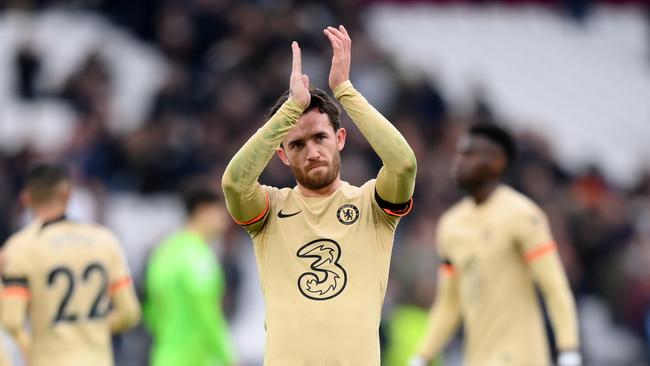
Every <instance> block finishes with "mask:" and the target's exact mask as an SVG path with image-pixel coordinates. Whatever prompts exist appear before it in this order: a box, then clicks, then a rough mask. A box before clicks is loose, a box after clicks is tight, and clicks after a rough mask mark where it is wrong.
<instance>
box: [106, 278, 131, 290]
mask: <svg viewBox="0 0 650 366" xmlns="http://www.w3.org/2000/svg"><path fill="white" fill-rule="evenodd" d="M131 282H132V281H131V277H124V278H121V279H119V280H117V281H114V282H113V283H111V288H110V292H111V294H113V293H115V292H116V291H118V290H119V289H122V288H124V287H126V286H128V285H130V284H131Z"/></svg>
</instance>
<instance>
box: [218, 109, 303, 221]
mask: <svg viewBox="0 0 650 366" xmlns="http://www.w3.org/2000/svg"><path fill="white" fill-rule="evenodd" d="M301 115H302V108H301V107H300V106H299V105H298V104H297V103H296V102H294V101H293V100H291V99H289V100H287V101H286V102H285V103H284V104H283V105H282V107H280V109H279V110H278V111H277V112H276V113H275V114H274V115H273V117H271V118H270V119H269V120H268V121H267V122H266V123H265V124H264V126H262V128H260V129H259V130H257V132H256V133H255V134H254V135H253V136H252V137H251V138H250V139H249V140H248V141H247V142H246V144H244V146H242V148H241V149H239V151H238V152H237V154H235V156H234V157H233V158H232V159H231V160H230V163H229V164H228V166H227V167H226V170H225V171H224V174H223V177H222V178H221V187H222V189H223V192H224V196H225V198H226V204H227V206H228V211H229V212H230V214H231V215H232V216H233V218H234V219H235V220H237V221H240V222H245V221H248V220H250V219H252V218H254V217H255V216H257V215H259V214H260V212H262V211H263V210H264V208H265V206H266V197H265V196H264V193H263V192H262V189H261V187H260V184H259V182H258V181H257V179H258V178H259V176H260V175H261V174H262V171H263V170H264V168H265V167H266V165H267V164H268V163H269V160H271V158H272V157H273V154H274V153H275V151H276V149H277V148H278V147H279V146H280V144H281V143H282V139H283V138H284V136H285V135H286V134H287V133H288V132H289V130H291V129H292V128H293V126H295V124H296V121H298V118H300V116H301Z"/></svg>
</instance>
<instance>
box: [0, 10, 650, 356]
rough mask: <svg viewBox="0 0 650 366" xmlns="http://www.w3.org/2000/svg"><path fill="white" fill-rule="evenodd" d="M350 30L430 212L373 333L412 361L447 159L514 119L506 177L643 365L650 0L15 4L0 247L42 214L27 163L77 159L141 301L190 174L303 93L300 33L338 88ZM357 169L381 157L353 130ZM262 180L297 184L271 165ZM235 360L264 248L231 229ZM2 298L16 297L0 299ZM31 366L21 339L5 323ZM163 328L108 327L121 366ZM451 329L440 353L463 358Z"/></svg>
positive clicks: (87, 193)
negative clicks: (33, 204) (334, 51)
mask: <svg viewBox="0 0 650 366" xmlns="http://www.w3.org/2000/svg"><path fill="white" fill-rule="evenodd" d="M338 24H344V25H346V27H347V29H348V31H349V33H350V35H351V37H352V40H353V46H352V47H353V56H352V71H351V81H352V83H353V84H354V85H355V87H356V88H357V89H358V90H359V91H360V92H361V93H363V95H364V96H365V97H366V98H367V99H368V100H369V101H370V102H371V103H372V104H373V106H374V107H375V108H377V109H378V110H379V111H381V112H382V114H384V115H385V116H386V117H387V118H388V119H389V120H390V121H391V122H392V123H393V124H394V125H395V126H396V127H397V128H398V129H399V130H400V132H402V134H403V135H404V137H405V138H406V140H407V141H408V142H409V144H410V145H411V147H412V148H413V150H414V151H415V153H416V156H417V158H418V177H417V182H416V191H415V195H414V201H415V206H414V207H415V208H414V211H413V213H412V214H410V215H409V216H407V217H405V218H404V219H403V220H402V222H401V223H400V227H399V229H398V231H397V234H396V237H395V246H394V250H393V256H392V262H391V272H390V280H389V285H388V290H387V294H386V300H385V303H384V309H383V321H382V327H381V330H380V334H381V337H380V339H381V342H382V343H381V344H382V362H383V363H384V366H403V365H405V364H404V363H402V362H403V360H404V356H403V353H404V351H403V350H401V349H400V348H399V345H398V342H396V341H395V337H390V335H394V334H399V332H398V331H397V330H396V329H399V327H400V323H399V319H401V318H400V317H398V316H397V315H396V314H403V312H404V311H405V309H406V310H409V311H410V310H414V311H417V312H419V314H420V313H421V314H425V312H426V311H427V309H428V308H429V306H430V304H431V302H432V301H433V300H434V296H435V290H436V277H437V271H436V268H437V265H438V262H437V257H436V255H435V233H436V226H437V220H438V218H439V217H440V215H441V213H442V212H444V210H446V209H447V208H448V207H449V206H451V205H452V204H453V203H454V202H456V201H457V200H458V199H459V198H460V197H461V194H460V192H459V191H458V190H457V189H456V188H455V187H454V186H453V184H452V182H451V180H450V175H449V166H450V161H451V159H452V157H453V153H454V148H455V146H456V140H457V139H458V137H459V136H460V135H461V134H462V133H463V132H464V131H465V130H466V129H467V128H468V126H470V125H471V124H472V123H475V122H488V123H497V124H500V125H503V126H505V127H507V128H508V129H510V130H511V131H512V132H513V133H514V134H515V135H516V136H517V140H518V143H519V150H520V154H519V160H518V163H517V164H516V166H515V167H514V169H513V170H512V171H511V172H510V174H509V177H508V182H509V183H510V184H511V185H512V186H513V187H515V188H516V189H518V190H520V191H522V192H524V193H525V194H526V195H528V196H529V197H531V198H532V199H533V200H534V201H536V202H537V203H538V204H539V205H540V206H541V207H542V208H543V209H544V210H545V212H546V214H547V215H548V216H549V219H550V223H551V226H552V230H553V234H554V237H555V238H556V240H557V242H558V248H559V252H560V255H561V257H562V261H563V264H564V266H565V268H566V271H567V274H568V276H569V280H570V282H571V286H572V289H573V291H574V294H575V296H576V299H577V303H578V310H579V319H580V321H581V325H580V326H581V337H582V340H583V345H582V346H583V350H582V351H583V355H584V358H585V360H586V364H585V365H588V366H592V365H593V366H601V365H602V366H627V365H629V366H636V365H650V270H649V269H650V142H649V141H650V5H648V3H647V1H644V0H609V1H596V0H557V1H550V0H530V1H529V0H504V1H496V0H495V1H454V0H450V1H425V0H422V1H415V0H402V1H400V0H392V1H391V0H351V1H346V0H334V1H317V0H310V1H290V0H279V1H272V0H247V1H229V0H131V1H129V0H76V1H72V0H71V1H49V0H40V1H39V0H32V1H28V0H23V1H17V0H0V239H1V240H2V241H3V242H4V241H5V240H6V239H7V238H8V237H9V236H10V235H11V234H12V233H14V232H16V231H17V230H19V229H20V228H22V227H23V226H24V225H25V224H26V223H27V222H28V220H29V218H30V215H29V212H26V210H25V209H24V208H23V207H22V205H21V203H20V200H19V192H20V189H21V187H22V183H23V181H22V177H23V175H24V173H25V169H26V167H27V166H28V164H29V162H31V161H34V160H37V159H42V158H50V159H51V158H54V159H59V160H61V161H64V162H66V163H67V164H68V165H69V166H70V168H71V170H72V173H73V178H74V185H75V190H74V194H73V198H72V203H71V206H70V212H69V216H70V217H75V218H78V219H82V220H91V221H97V222H100V223H103V224H105V225H107V226H108V227H110V228H111V229H113V230H114V231H115V232H116V233H117V235H118V237H119V238H120V240H121V243H122V245H123V247H124V251H125V252H126V255H127V261H128V264H129V266H130V268H131V271H132V273H133V277H134V282H135V284H136V286H137V287H138V289H139V291H140V293H139V295H141V296H143V293H142V291H141V290H142V285H143V273H144V270H145V268H146V263H147V261H148V258H149V255H150V253H151V251H152V250H153V248H155V247H156V245H157V244H158V243H159V242H160V240H161V239H162V238H164V237H165V236H166V235H168V234H170V233H171V232H173V231H174V230H177V229H178V228H180V226H181V225H182V223H183V220H184V215H183V208H182V204H181V202H180V200H179V196H178V192H179V189H180V187H181V186H182V185H183V183H184V182H186V181H187V180H188V179H191V178H193V177H196V176H203V177H208V178H209V179H211V180H212V181H213V182H214V184H215V186H219V178H220V177H221V174H222V172H223V170H224V168H225V166H226V165H227V164H228V161H229V159H230V158H231V157H232V156H233V155H234V154H235V152H236V151H237V150H238V149H239V147H241V145H242V144H243V143H244V142H245V141H246V140H247V139H248V138H249V137H250V136H251V135H252V134H253V133H254V132H255V131H256V130H257V129H258V128H259V127H260V126H261V125H262V123H263V122H264V120H265V116H266V114H267V112H268V110H269V108H270V107H271V106H272V105H273V103H274V101H275V100H276V99H277V98H278V97H279V96H280V95H281V94H282V93H283V92H284V91H285V90H286V89H287V88H288V77H289V72H290V63H291V48H290V43H291V41H292V40H297V41H298V42H299V43H300V45H301V47H302V50H303V70H304V72H305V73H307V74H309V75H310V81H311V83H312V84H313V85H314V86H316V87H320V88H322V89H325V90H327V89H328V86H327V85H328V84H327V78H328V72H329V68H330V62H331V49H330V45H329V42H328V41H327V39H326V38H325V37H324V36H323V33H322V29H323V28H324V27H325V26H327V25H338ZM342 124H343V126H345V127H346V129H347V130H348V136H347V144H346V146H345V150H343V152H342V161H343V163H342V178H343V179H344V180H346V181H348V182H350V183H352V184H360V183H363V182H365V181H366V180H368V179H371V178H374V177H375V176H376V174H377V171H378V169H379V167H381V161H379V159H378V158H377V157H376V155H375V154H374V152H373V151H372V149H371V147H370V146H369V145H368V143H367V142H366V141H365V139H364V138H363V136H362V135H361V133H360V132H359V131H358V130H357V129H356V128H355V127H354V124H353V122H352V121H351V120H350V119H349V118H348V117H347V116H346V117H344V118H343V120H342ZM260 181H261V182H262V183H263V184H267V185H273V186H277V187H293V186H294V185H295V181H294V179H293V177H292V175H291V172H290V171H289V170H288V169H287V168H286V167H285V166H284V165H283V164H282V163H281V162H280V161H279V160H278V159H277V158H274V159H272V161H271V163H269V166H268V167H267V169H266V170H265V172H264V174H263V175H262V177H261V178H260ZM214 244H215V245H214V247H215V252H216V255H217V256H218V257H219V260H220V262H221V264H222V266H223V268H224V272H225V275H226V287H227V292H226V297H225V302H224V308H225V311H226V314H227V316H228V319H229V321H230V326H231V330H232V333H233V338H234V343H235V346H236V348H237V353H238V355H239V357H240V360H241V366H258V365H261V364H262V358H263V352H264V335H265V334H264V302H263V298H262V294H261V291H260V286H259V283H258V272H257V268H256V263H255V258H254V255H253V250H252V246H251V245H252V244H251V240H250V238H249V237H248V236H247V235H246V233H245V232H244V231H243V230H242V229H241V228H239V227H238V226H236V225H235V224H234V223H231V224H230V226H229V228H228V230H227V232H226V233H225V235H224V236H223V237H222V238H221V239H220V240H219V241H218V242H217V243H214ZM0 311H1V310H0ZM4 343H5V344H6V345H7V347H8V348H9V349H11V350H12V352H13V353H12V355H13V356H12V357H13V359H14V361H15V363H16V364H17V365H21V364H23V363H22V361H21V359H20V355H19V352H18V351H17V349H16V347H15V345H14V344H13V343H12V341H11V340H10V339H9V338H8V337H7V336H6V335H5V339H4ZM149 347H150V336H149V335H148V333H147V331H146V330H145V329H144V328H142V327H139V328H138V329H136V330H135V331H131V332H129V333H127V334H125V335H123V336H121V337H116V339H115V355H116V363H117V365H120V366H121V365H124V366H131V365H146V364H147V363H148V357H149ZM461 356H462V341H461V338H460V337H457V338H456V339H455V340H454V341H453V342H452V343H451V344H450V346H449V347H447V349H446V352H445V355H444V363H443V364H444V365H451V366H454V365H461V364H462V358H461Z"/></svg>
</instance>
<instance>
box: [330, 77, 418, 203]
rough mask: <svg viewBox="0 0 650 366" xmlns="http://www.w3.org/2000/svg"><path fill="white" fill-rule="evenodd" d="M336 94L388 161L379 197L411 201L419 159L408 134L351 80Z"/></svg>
mask: <svg viewBox="0 0 650 366" xmlns="http://www.w3.org/2000/svg"><path fill="white" fill-rule="evenodd" d="M334 95H335V96H336V98H337V99H338V100H339V101H340V102H341V104H342V105H343V108H345V110H346V112H347V113H348V115H349V116H350V118H352V120H353V121H354V123H355V124H356V125H357V127H358V128H359V130H360V131H361V133H362V134H363V136H364V137H365V138H366V140H368V143H369V144H370V146H372V148H373V149H374V150H375V152H376V153H377V155H379V158H381V160H382V162H383V164H384V166H383V168H382V170H381V171H380V174H379V176H378V177H377V193H379V196H380V197H381V198H383V199H385V200H387V201H389V202H392V203H403V202H406V201H408V200H409V199H410V198H411V196H412V195H413V189H414V186H415V175H416V171H417V162H416V159H415V154H414V153H413V150H412V149H411V147H410V146H409V145H408V143H407V142H406V139H405V138H404V136H402V134H401V133H400V132H399V131H398V130H397V129H396V128H395V126H393V125H392V124H391V123H390V122H389V121H388V120H387V119H386V118H385V117H384V116H383V115H382V114H381V113H379V112H378V111H377V110H376V109H375V108H374V107H373V106H372V105H370V103H368V101H367V100H366V98H364V97H363V95H361V93H359V92H358V91H357V90H356V89H354V87H353V86H352V83H350V81H346V82H344V83H342V84H340V85H339V86H338V87H336V90H334Z"/></svg>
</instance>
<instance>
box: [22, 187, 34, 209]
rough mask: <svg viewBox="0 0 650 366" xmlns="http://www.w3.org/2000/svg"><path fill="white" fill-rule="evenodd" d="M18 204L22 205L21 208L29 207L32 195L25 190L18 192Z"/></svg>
mask: <svg viewBox="0 0 650 366" xmlns="http://www.w3.org/2000/svg"><path fill="white" fill-rule="evenodd" d="M20 203H22V204H23V207H29V206H31V204H32V195H31V194H29V191H27V190H26V189H23V190H22V192H20Z"/></svg>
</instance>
